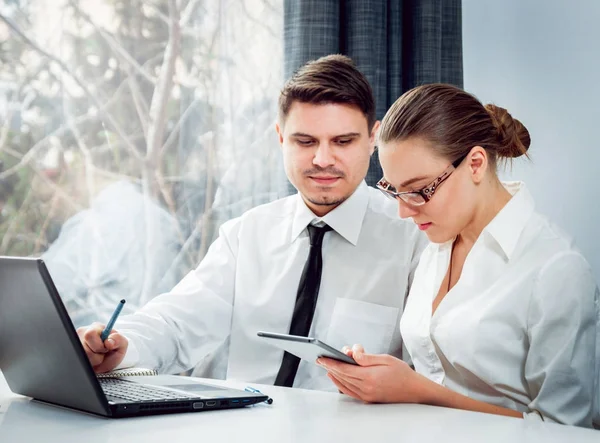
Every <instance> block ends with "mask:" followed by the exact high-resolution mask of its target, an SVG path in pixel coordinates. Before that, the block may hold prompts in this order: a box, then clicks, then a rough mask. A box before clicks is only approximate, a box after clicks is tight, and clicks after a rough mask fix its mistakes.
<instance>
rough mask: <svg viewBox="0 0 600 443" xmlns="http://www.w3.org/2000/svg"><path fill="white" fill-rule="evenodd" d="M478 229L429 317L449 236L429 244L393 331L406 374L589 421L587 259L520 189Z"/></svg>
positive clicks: (590, 296) (594, 400)
mask: <svg viewBox="0 0 600 443" xmlns="http://www.w3.org/2000/svg"><path fill="white" fill-rule="evenodd" d="M505 187H506V188H507V189H508V191H509V192H510V193H511V194H512V195H513V197H512V199H511V200H510V201H509V203H508V204H507V205H506V206H505V207H504V208H503V209H502V210H501V211H500V212H499V213H498V215H497V216H496V217H495V218H494V219H493V220H492V221H491V222H490V224H489V225H488V226H487V227H486V228H485V229H484V230H483V232H482V233H481V235H480V236H479V238H478V239H477V241H476V242H475V244H474V245H473V248H472V249H471V251H470V253H469V254H468V256H467V258H466V261H465V263H464V267H463V271H462V275H461V276H460V279H459V281H458V282H457V284H456V285H455V286H454V287H453V288H452V289H451V291H450V292H449V293H448V294H447V295H446V296H445V297H444V299H443V300H442V302H441V303H440V305H439V306H438V308H437V310H436V312H435V314H434V315H433V316H432V315H431V312H432V302H433V300H434V299H435V297H436V296H437V294H438V290H439V288H440V285H441V282H442V280H443V279H444V276H445V274H446V272H447V269H448V264H449V259H450V252H451V247H452V242H448V243H444V244H430V245H429V246H428V247H427V249H426V250H425V251H424V253H423V255H422V257H421V261H420V263H419V265H418V267H417V270H416V273H415V279H414V282H413V285H412V288H411V291H410V295H409V297H408V301H407V304H406V307H405V311H404V315H403V317H402V320H401V322H400V329H401V332H402V336H403V339H404V343H405V345H406V348H407V349H408V351H409V353H410V356H411V358H412V361H413V364H414V366H415V370H416V371H417V372H419V373H420V374H423V375H425V376H426V377H428V378H429V379H431V380H433V381H435V382H437V383H440V384H443V385H444V386H446V387H448V388H450V389H452V390H453V391H456V392H458V393H460V394H463V395H466V396H468V397H471V398H473V399H476V400H480V401H484V402H487V403H491V404H495V405H498V406H503V407H506V408H510V409H514V410H517V411H521V412H523V413H524V417H525V418H537V419H539V418H541V419H543V420H548V421H555V422H560V423H567V424H576V425H581V426H592V420H593V419H594V420H595V422H596V424H600V422H599V421H598V415H599V414H598V410H599V407H598V402H599V401H600V400H599V397H600V377H599V366H600V326H599V323H600V301H599V292H598V287H597V285H596V282H595V280H594V278H593V275H592V271H591V269H590V266H589V264H588V263H587V261H586V260H585V258H584V257H583V256H582V255H581V253H580V252H579V251H578V250H577V249H575V247H574V246H573V244H572V242H571V241H570V240H569V239H568V238H567V237H566V236H565V235H564V234H563V233H562V232H560V231H559V229H557V228H556V227H555V226H554V225H552V224H551V223H550V222H548V221H547V220H546V219H545V218H544V217H542V216H541V215H540V214H538V213H536V212H535V211H534V203H533V199H532V197H531V195H530V193H529V192H528V191H527V189H526V187H525V185H524V184H523V183H520V182H515V183H505Z"/></svg>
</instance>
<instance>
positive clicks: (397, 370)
mask: <svg viewBox="0 0 600 443" xmlns="http://www.w3.org/2000/svg"><path fill="white" fill-rule="evenodd" d="M343 351H344V353H345V354H346V355H348V356H350V357H353V358H354V360H355V361H356V363H358V366H355V365H351V364H348V363H343V362H340V361H337V360H333V359H330V358H320V359H318V360H317V363H318V364H319V365H321V366H322V367H324V368H325V369H327V376H328V377H329V378H330V379H331V380H332V381H333V383H335V385H336V386H337V388H338V389H339V390H340V391H341V392H343V393H344V394H346V395H349V396H350V397H353V398H356V399H358V400H363V401H366V402H369V403H420V400H421V397H422V394H423V389H424V388H425V384H424V383H423V379H424V377H422V376H420V375H418V374H417V373H416V372H415V371H413V370H412V369H411V368H410V367H409V366H408V365H407V364H406V363H405V362H403V361H402V360H399V359H397V358H395V357H392V356H391V355H375V354H366V353H365V351H364V349H363V347H362V346H360V345H354V346H353V347H352V349H350V348H348V347H344V349H343Z"/></svg>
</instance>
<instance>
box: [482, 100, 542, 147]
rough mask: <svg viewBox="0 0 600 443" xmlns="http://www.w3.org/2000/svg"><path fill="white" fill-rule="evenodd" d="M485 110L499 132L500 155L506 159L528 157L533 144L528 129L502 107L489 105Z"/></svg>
mask: <svg viewBox="0 0 600 443" xmlns="http://www.w3.org/2000/svg"><path fill="white" fill-rule="evenodd" d="M485 109H486V111H487V112H488V114H489V115H490V117H491V118H492V123H493V124H494V126H495V127H496V130H497V132H498V141H499V143H500V148H499V149H498V155H499V156H500V157H505V158H516V157H520V156H522V155H527V150H528V149H529V145H530V144H531V137H530V136H529V131H528V130H527V128H526V127H525V126H523V124H522V123H521V122H520V121H519V120H517V119H516V118H513V117H512V115H510V113H509V112H508V111H507V110H506V109H504V108H501V107H500V106H496V105H493V104H488V105H485Z"/></svg>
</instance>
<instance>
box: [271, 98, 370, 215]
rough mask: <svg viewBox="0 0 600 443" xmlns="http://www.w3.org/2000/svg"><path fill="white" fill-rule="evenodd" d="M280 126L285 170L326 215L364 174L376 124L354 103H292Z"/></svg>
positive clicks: (313, 207)
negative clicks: (369, 123) (369, 124)
mask: <svg viewBox="0 0 600 443" xmlns="http://www.w3.org/2000/svg"><path fill="white" fill-rule="evenodd" d="M281 125H282V126H279V125H277V128H276V129H277V133H278V134H279V143H281V146H282V149H283V162H284V166H285V172H286V174H287V176H288V178H289V180H290V181H291V182H292V184H293V185H294V187H296V189H298V192H300V194H301V195H302V197H303V199H304V201H305V202H306V204H307V206H308V207H309V208H310V209H311V210H312V211H313V212H314V213H315V214H316V215H318V216H320V217H322V216H323V215H325V214H327V213H328V212H329V211H331V210H332V209H334V208H335V207H336V206H338V205H339V204H341V203H342V202H343V201H344V200H346V199H347V198H348V197H350V196H351V195H352V193H354V191H355V190H356V188H357V187H358V185H359V184H360V182H361V181H362V180H363V179H364V178H365V176H366V174H367V169H368V168H369V158H370V156H371V154H372V153H373V149H374V147H375V133H376V131H377V128H378V127H379V122H377V123H376V124H375V125H374V127H373V130H372V131H371V133H369V128H368V123H367V118H366V117H365V115H364V114H363V113H362V112H361V110H360V109H358V108H357V107H355V106H350V105H341V104H323V105H314V104H310V103H301V102H294V103H293V104H292V106H291V107H290V110H289V113H288V116H287V118H286V120H285V121H284V122H281Z"/></svg>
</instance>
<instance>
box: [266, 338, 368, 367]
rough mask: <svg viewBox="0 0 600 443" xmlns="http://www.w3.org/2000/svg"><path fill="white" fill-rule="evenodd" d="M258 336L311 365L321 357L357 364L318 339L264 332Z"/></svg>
mask: <svg viewBox="0 0 600 443" xmlns="http://www.w3.org/2000/svg"><path fill="white" fill-rule="evenodd" d="M257 335H258V336H259V337H261V338H262V339H264V340H267V341H268V342H269V343H271V344H272V345H274V346H277V347H278V348H281V349H283V350H284V351H287V352H289V353H290V354H293V355H295V356H296V357H300V358H301V359H303V360H307V361H310V362H311V363H315V364H316V362H317V358H319V357H327V358H333V359H334V360H339V361H342V362H344V363H349V364H351V365H356V364H357V363H356V362H355V361H354V359H353V358H352V357H348V356H347V355H346V354H344V353H343V352H342V351H338V350H337V349H335V348H333V347H331V346H329V345H328V344H326V343H323V342H322V341H320V340H318V339H316V338H312V337H301V336H298V335H288V334H277V333H275V332H264V331H259V332H258V333H257Z"/></svg>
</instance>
